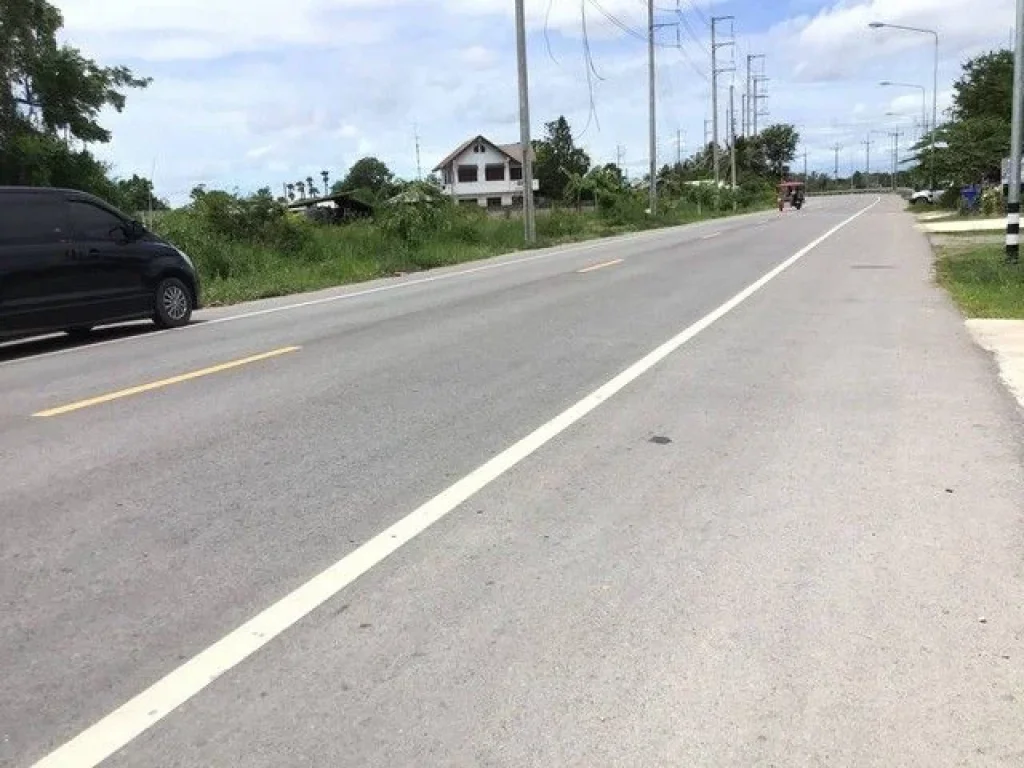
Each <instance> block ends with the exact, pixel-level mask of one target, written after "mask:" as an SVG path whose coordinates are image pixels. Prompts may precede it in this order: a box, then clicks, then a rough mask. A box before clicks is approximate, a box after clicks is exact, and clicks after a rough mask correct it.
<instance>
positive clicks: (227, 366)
mask: <svg viewBox="0 0 1024 768" xmlns="http://www.w3.org/2000/svg"><path fill="white" fill-rule="evenodd" d="M300 349H302V347H281V348H280V349H274V350H271V351H270V352H263V353H261V354H259V355H252V356H251V357H243V358H241V359H239V360H231V361H229V362H227V363H221V364H220V365H214V366H211V367H209V368H202V369H200V370H198V371H191V372H189V373H182V374H180V375H178V376H171V377H170V378H169V379H160V380H158V381H151V382H149V383H148V384H140V385H139V386H137V387H129V388H128V389H119V390H117V391H116V392H109V393H107V394H105V395H98V396H96V397H90V398H89V399H88V400H79V401H77V402H74V403H69V404H68V405H62V406H59V407H57V408H50V409H48V410H45V411H39V412H38V413H33V414H32V415H33V416H38V417H40V418H47V417H49V416H60V415H62V414H65V413H71V412H72V411H80V410H81V409H83V408H90V407H92V406H94V405H102V404H103V403H109V402H111V401H113V400H120V399H121V398H124V397H131V396H132V395H139V394H142V393H143V392H151V391H153V390H154V389H162V388H164V387H169V386H171V385H172V384H181V383H182V382H185V381H191V380H192V379H198V378H201V377H203V376H209V375H211V374H214V373H221V372H222V371H230V370H231V369H232V368H240V367H242V366H243V365H250V364H252V363H258V362H260V361H261V360H269V359H270V358H272V357H279V356H280V355H286V354H288V353H289V352H297V351H298V350H300Z"/></svg>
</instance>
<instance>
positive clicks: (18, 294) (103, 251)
mask: <svg viewBox="0 0 1024 768" xmlns="http://www.w3.org/2000/svg"><path fill="white" fill-rule="evenodd" d="M198 306H199V277H198V275H197V274H196V270H195V267H194V266H193V264H192V261H191V259H189V257H188V256H186V255H185V254H184V253H182V252H181V251H179V250H178V249H177V248H175V247H174V246H173V245H171V244H170V243H168V242H166V241H164V240H162V239H161V238H159V237H157V236H156V235H154V234H153V233H152V232H149V231H148V230H147V229H146V228H145V227H144V226H142V224H140V223H139V222H137V221H134V220H133V219H132V218H131V217H129V216H126V215H125V214H123V213H121V212H120V211H118V210H117V209H116V208H113V207H111V206H109V205H107V204H106V203H105V202H103V201H102V200H100V199H99V198H96V197H93V196H92V195H88V194H85V193H84V192H76V191H74V190H69V189H49V188H36V187H0V338H11V337H15V336H30V335H33V334H40V333H47V332H52V331H66V332H68V333H69V334H72V335H77V336H84V335H86V334H88V332H89V331H90V330H92V328H93V327H95V326H97V325H102V324H104V323H116V322H121V321H125V320H139V319H143V318H152V319H153V321H154V322H155V323H156V324H157V325H159V326H161V327H163V328H176V327H179V326H182V325H186V324H188V322H189V319H190V318H191V316H192V310H193V309H195V308H197V307H198Z"/></svg>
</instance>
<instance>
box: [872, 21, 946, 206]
mask: <svg viewBox="0 0 1024 768" xmlns="http://www.w3.org/2000/svg"><path fill="white" fill-rule="evenodd" d="M868 26H869V27H871V29H883V28H888V29H902V30H903V31H904V32H919V33H920V34H923V35H931V36H932V37H934V38H935V60H934V62H933V67H932V125H931V131H930V134H929V135H930V136H931V141H930V142H929V143H930V145H931V147H930V149H929V153H930V156H929V159H928V162H929V165H930V168H929V173H930V175H931V185H930V188H931V190H932V191H934V190H935V185H936V183H937V182H936V179H935V131H937V130H938V128H939V33H938V32H936V31H935V30H934V29H923V28H922V27H907V26H904V25H902V24H887V23H885V22H883V21H872V22H871V23H870V24H868Z"/></svg>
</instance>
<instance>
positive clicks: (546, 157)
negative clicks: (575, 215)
mask: <svg viewBox="0 0 1024 768" xmlns="http://www.w3.org/2000/svg"><path fill="white" fill-rule="evenodd" d="M544 131H545V137H544V139H542V140H540V141H535V142H534V143H533V149H534V153H535V155H536V159H535V163H534V165H535V169H536V173H535V178H536V179H537V181H538V184H539V186H540V191H541V194H543V195H544V196H545V197H547V198H549V199H552V200H559V199H563V198H564V197H565V189H566V186H567V185H568V183H569V180H570V179H571V178H573V176H574V174H575V175H576V176H585V175H586V173H587V171H588V170H590V156H589V155H588V154H587V153H586V152H585V151H584V150H583V149H582V148H580V147H577V146H576V143H575V141H574V140H573V137H572V129H571V128H570V127H569V121H568V120H566V119H565V118H564V117H559V118H558V119H557V120H554V121H553V122H550V123H547V124H546V125H545V126H544Z"/></svg>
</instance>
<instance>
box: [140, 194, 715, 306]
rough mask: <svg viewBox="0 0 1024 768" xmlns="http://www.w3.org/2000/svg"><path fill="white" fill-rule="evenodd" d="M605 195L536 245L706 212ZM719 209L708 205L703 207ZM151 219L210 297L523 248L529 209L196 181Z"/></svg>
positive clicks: (550, 226) (250, 295)
mask: <svg viewBox="0 0 1024 768" xmlns="http://www.w3.org/2000/svg"><path fill="white" fill-rule="evenodd" d="M684 197H685V193H684ZM600 198H601V199H600V202H599V204H598V210H597V212H577V211H574V210H570V209H565V208H555V209H553V210H550V211H541V212H539V213H538V216H537V234H538V244H540V245H546V244H553V243H561V242H570V241H575V240H581V239H586V238H589V237H597V236H604V235H610V234H617V233H621V232H629V231H636V230H641V229H649V228H651V227H657V226H666V225H672V224H680V223H683V222H685V221H688V220H693V219H696V218H698V217H697V212H696V207H695V205H693V204H692V203H691V202H689V201H687V200H686V199H682V198H675V199H673V198H672V197H669V196H665V197H663V198H662V200H661V203H660V205H659V212H658V215H657V216H651V215H650V214H648V213H647V211H646V208H647V195H646V192H642V191H639V192H638V191H633V190H623V191H622V192H621V193H617V194H614V195H605V194H602V195H601V196H600ZM730 205H731V203H730ZM712 214H713V212H712V211H710V210H709V209H708V208H704V210H703V215H704V216H708V215H712ZM153 227H154V229H155V230H156V231H157V233H159V234H161V235H163V236H164V237H166V238H167V239H168V240H169V241H170V242H172V243H174V244H175V245H177V246H178V247H179V248H181V249H182V250H184V251H185V252H186V253H188V254H189V255H190V256H191V257H192V259H193V260H194V261H195V263H196V267H197V269H198V270H199V273H200V275H201V277H202V280H203V294H204V302H205V303H207V304H209V305H216V304H227V303H232V302H238V301H247V300H251V299H259V298H266V297H270V296H279V295H283V294H288V293H295V292H299V291H308V290H315V289H317V288H324V287H327V286H331V285H340V284H343V283H351V282H356V281H360V280H369V279H372V278H375V277H382V276H388V275H393V274H395V273H399V272H409V271H415V270H420V269H432V268H435V267H441V266H447V265H451V264H459V263H462V262H465V261H470V260H473V259H480V258H485V257H487V256H494V255H497V254H501V253H509V252H512V251H515V250H518V249H520V248H523V247H524V244H523V222H522V219H521V218H519V217H507V216H502V217H495V216H491V215H489V214H488V213H487V212H486V211H484V210H483V209H480V208H477V207H475V206H470V207H461V206H455V205H453V204H452V203H451V201H450V200H448V199H447V198H443V199H440V200H434V199H433V198H430V197H429V195H428V196H426V197H423V196H413V197H411V198H407V199H406V200H405V202H398V201H389V202H387V203H384V204H381V205H380V206H378V208H377V215H376V219H374V220H368V219H362V220H357V221H351V222H348V223H345V224H341V225H337V224H327V223H317V222H314V221H310V220H308V219H307V218H306V217H305V216H302V215H297V214H293V213H289V212H288V211H287V210H286V209H285V208H284V207H283V206H282V205H280V204H279V203H277V202H276V201H274V200H273V199H272V198H271V196H270V193H269V190H261V191H260V192H259V193H257V194H256V195H253V196H251V197H248V198H243V197H239V196H237V195H233V194H231V193H228V192H224V191H221V190H211V191H207V190H205V189H202V188H197V189H196V190H195V192H194V194H193V197H192V201H191V203H190V204H189V205H188V206H186V207H184V208H180V209H177V210H172V211H166V212H162V213H161V214H160V216H159V217H157V219H156V221H155V222H154V225H153Z"/></svg>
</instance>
